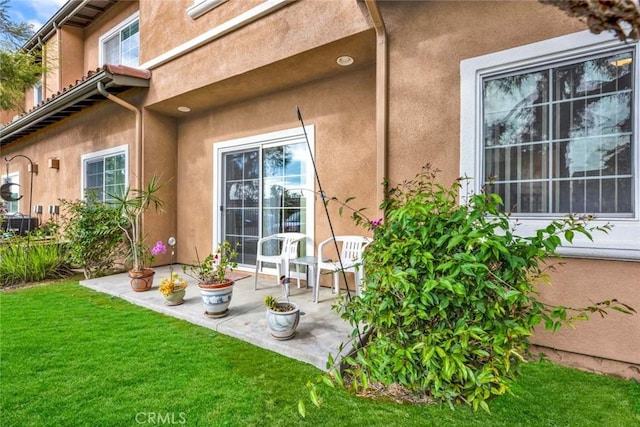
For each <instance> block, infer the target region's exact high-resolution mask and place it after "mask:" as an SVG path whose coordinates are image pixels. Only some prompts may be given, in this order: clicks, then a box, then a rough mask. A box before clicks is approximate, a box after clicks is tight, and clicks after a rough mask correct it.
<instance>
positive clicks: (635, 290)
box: [380, 1, 640, 378]
mask: <svg viewBox="0 0 640 427" xmlns="http://www.w3.org/2000/svg"><path fill="white" fill-rule="evenodd" d="M380 9H381V12H382V15H383V19H384V21H385V25H386V28H387V31H388V38H389V49H390V65H389V75H390V79H389V97H390V105H389V111H390V117H389V158H388V161H389V177H390V179H391V181H392V182H398V181H401V180H402V179H405V178H408V177H412V176H413V175H415V173H417V172H418V171H419V170H420V167H421V166H422V165H424V164H426V163H428V162H429V163H431V164H432V165H433V166H434V167H436V168H439V169H442V171H443V172H442V173H441V175H440V176H441V180H442V181H443V182H445V183H447V184H448V183H451V182H452V181H453V180H454V179H455V178H456V177H457V176H458V171H459V161H460V132H459V128H460V125H459V123H460V61H461V60H463V59H466V58H471V57H475V56H479V55H483V54H487V53H491V52H496V51H500V50H504V49H508V48H511V47H515V46H520V45H524V44H528V43H533V42H536V41H540V40H544V39H548V38H551V37H556V36H560V35H563V34H568V33H574V32H578V31H584V30H585V29H586V28H585V25H584V24H583V23H581V22H580V21H578V20H577V19H574V18H569V17H567V16H566V15H565V14H564V13H563V12H561V11H559V10H557V9H556V8H554V7H550V6H544V5H541V4H539V3H538V2H537V1H527V2H411V1H409V2H386V1H383V2H380ZM596 238H597V236H596ZM564 261H565V262H566V265H565V266H564V267H563V268H561V269H559V271H558V273H557V274H554V277H553V282H554V283H555V285H554V286H552V287H549V288H547V287H543V288H542V289H541V290H542V296H543V297H544V298H545V299H547V300H548V301H549V302H551V303H555V304H564V305H570V306H580V305H585V304H588V303H589V301H590V300H591V301H600V300H605V299H611V298H618V299H619V300H621V301H624V302H626V303H628V304H631V305H632V306H634V307H635V308H636V310H640V263H637V262H616V261H612V260H609V261H595V260H578V259H566V260H564ZM595 317H597V316H595ZM639 319H640V318H639V316H638V315H635V316H624V315H622V314H620V313H613V314H612V315H611V316H609V317H607V318H605V319H599V318H593V319H592V320H591V321H589V322H582V323H580V324H578V325H577V329H576V330H570V329H569V328H565V330H563V331H562V332H560V333H558V334H555V335H553V334H550V333H546V332H538V333H537V334H536V336H535V338H534V342H535V343H537V344H539V345H541V346H549V347H556V348H559V349H563V350H566V351H568V352H571V354H572V355H573V356H572V358H574V356H575V358H577V359H578V360H579V362H576V363H573V364H574V365H578V366H580V367H583V368H584V367H587V366H588V367H590V368H589V369H593V370H600V371H601V372H607V373H612V374H616V375H621V376H624V377H627V378H628V377H630V376H635V377H638V375H639V374H640V359H639V357H640V351H639V350H638V349H640V320H639ZM580 355H582V356H580ZM584 355H592V356H597V357H603V358H609V359H613V360H616V361H623V362H624V363H610V364H606V363H603V362H601V361H600V362H599V361H598V360H597V359H594V358H592V357H591V358H588V357H585V356H584ZM556 359H557V360H560V357H557V358H556ZM568 359H569V358H568V356H566V355H565V357H564V359H563V361H564V362H566V361H567V360H568ZM630 366H631V367H630Z"/></svg>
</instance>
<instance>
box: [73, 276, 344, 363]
mask: <svg viewBox="0 0 640 427" xmlns="http://www.w3.org/2000/svg"><path fill="white" fill-rule="evenodd" d="M155 270H156V275H155V278H154V282H153V287H152V288H151V289H150V290H149V291H146V292H134V291H133V290H131V287H130V285H129V278H128V276H127V274H126V273H123V274H115V275H112V276H107V277H100V278H97V279H90V280H83V281H81V282H80V284H81V285H82V286H85V287H87V288H90V289H93V290H95V291H98V292H103V293H106V294H109V295H113V296H115V297H118V298H122V299H124V300H126V301H129V302H131V303H133V304H136V305H139V306H142V307H145V308H148V309H150V310H154V311H157V312H159V313H163V314H166V315H168V316H173V317H176V318H179V319H183V320H186V321H188V322H191V323H193V324H196V325H200V326H203V327H205V328H209V329H212V330H214V331H217V332H219V333H221V334H225V335H229V336H232V337H235V338H238V339H241V340H243V341H246V342H249V343H251V344H254V345H257V346H259V347H262V348H266V349H269V350H272V351H275V352H277V353H280V354H282V355H284V356H288V357H291V358H293V359H297V360H300V361H303V362H307V363H310V364H312V365H314V366H316V367H318V368H319V369H322V370H326V362H327V356H328V354H329V353H331V354H333V355H334V356H336V355H337V353H338V348H339V346H340V343H341V342H343V341H346V340H347V338H348V336H349V334H350V332H351V328H350V326H349V325H348V324H347V323H346V322H344V321H343V320H342V319H340V317H339V316H338V314H337V313H336V312H335V311H333V310H332V309H331V306H332V304H333V303H334V301H335V297H336V295H335V294H332V293H331V289H329V288H323V287H321V288H320V297H319V303H318V304H315V303H314V302H313V289H312V288H308V289H307V288H305V287H304V282H302V287H301V288H299V289H298V287H297V286H296V281H295V280H293V281H292V283H291V296H290V300H291V301H292V302H295V303H296V304H298V306H299V307H300V312H301V313H302V315H301V316H300V324H299V325H298V329H297V331H296V335H295V336H294V337H293V338H292V339H290V340H287V341H277V340H275V339H273V338H272V337H271V335H270V333H269V329H268V327H267V321H266V318H265V312H266V309H265V307H264V305H263V302H262V301H263V299H264V297H265V295H273V296H274V297H276V298H281V297H282V292H281V289H280V285H276V283H275V277H273V276H259V277H258V288H259V289H258V290H257V291H255V290H254V289H253V282H254V276H253V275H252V274H249V273H247V274H249V276H248V277H246V278H242V279H239V280H236V284H235V287H234V290H233V298H232V300H231V305H230V306H229V314H228V315H227V316H226V317H223V318H220V319H210V318H208V317H206V316H205V315H204V308H203V306H202V304H201V303H200V292H199V290H198V286H197V284H196V281H195V280H194V279H192V278H190V277H188V276H184V275H183V277H184V278H185V279H186V280H187V282H188V283H189V286H188V287H187V292H186V296H185V302H184V304H182V305H178V306H167V305H165V304H164V298H163V296H162V294H160V292H159V291H158V286H159V284H160V280H161V279H162V278H163V277H169V274H170V273H169V266H164V267H158V268H156V269H155ZM173 271H177V272H182V267H181V266H180V265H174V267H173ZM276 286H277V287H276Z"/></svg>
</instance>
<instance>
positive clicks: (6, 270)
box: [0, 237, 70, 287]
mask: <svg viewBox="0 0 640 427" xmlns="http://www.w3.org/2000/svg"><path fill="white" fill-rule="evenodd" d="M69 272H70V270H69V268H68V263H67V261H66V256H65V248H64V244H62V243H60V242H58V241H56V240H50V241H34V240H28V238H27V237H12V238H10V239H6V240H3V241H2V243H1V244H0V285H1V286H2V287H6V286H14V285H18V284H21V283H28V282H38V281H42V280H46V279H55V278H61V277H65V276H67V275H69Z"/></svg>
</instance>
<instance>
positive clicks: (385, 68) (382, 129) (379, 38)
mask: <svg viewBox="0 0 640 427" xmlns="http://www.w3.org/2000/svg"><path fill="white" fill-rule="evenodd" d="M365 4H366V6H367V11H368V12H369V15H370V16H371V19H372V20H373V25H374V28H375V30H376V184H378V185H377V186H376V200H377V201H378V203H377V206H378V207H379V206H380V205H381V204H382V202H384V200H385V199H386V188H385V187H383V186H382V185H380V184H381V183H382V182H383V181H384V179H386V178H387V145H388V141H387V139H388V138H387V129H388V127H389V96H388V93H389V90H388V88H389V50H388V48H387V30H386V29H385V26H384V21H383V20H382V15H381V14H380V9H379V8H378V3H377V2H376V0H365ZM378 209H379V208H378ZM378 214H379V215H380V216H382V214H383V212H382V211H381V210H378Z"/></svg>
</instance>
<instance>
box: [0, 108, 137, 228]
mask: <svg viewBox="0 0 640 427" xmlns="http://www.w3.org/2000/svg"><path fill="white" fill-rule="evenodd" d="M87 123H94V125H92V126H87ZM134 140H135V121H134V115H133V114H132V113H131V112H130V111H128V110H126V109H124V108H122V107H120V106H118V105H116V104H114V103H112V102H110V101H104V102H102V103H99V104H96V105H95V106H94V107H91V108H88V109H86V110H84V111H83V112H81V113H79V114H75V115H73V116H71V117H69V118H67V119H65V120H63V121H61V122H59V123H58V124H56V125H52V126H49V127H48V128H47V129H46V131H39V132H37V133H35V134H33V136H31V137H29V138H28V139H25V140H24V142H23V143H22V144H21V145H20V146H17V147H16V146H14V147H13V148H12V147H11V146H10V147H8V148H3V150H2V156H3V158H4V157H8V158H11V157H12V156H14V155H15V154H23V155H26V156H28V157H29V158H30V159H31V160H32V161H33V162H34V163H37V164H38V169H39V171H38V174H37V175H33V198H32V199H33V203H32V204H33V205H36V204H40V205H43V207H44V211H45V212H44V214H43V216H42V220H44V221H47V220H49V219H50V216H49V214H48V212H47V206H48V205H59V204H60V201H59V199H67V200H76V199H79V198H80V197H81V195H82V194H81V188H80V185H81V176H82V174H81V170H82V166H81V156H82V155H83V154H87V153H91V152H95V151H98V150H103V149H105V148H110V147H116V146H120V145H125V144H130V148H129V162H133V161H135V152H134V149H133V141H134ZM52 157H54V158H58V159H59V160H60V169H59V170H55V169H49V168H48V167H47V161H48V159H49V158H52ZM27 164H28V161H27V160H25V159H23V158H21V157H18V158H16V159H15V160H14V161H12V162H11V164H10V168H9V170H10V171H14V170H16V169H17V170H19V172H20V184H21V194H23V195H24V197H23V199H22V200H20V211H21V212H22V213H24V214H27V213H28V210H29V184H30V183H29V174H28V172H27ZM129 179H130V180H131V179H133V178H132V177H129Z"/></svg>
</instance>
